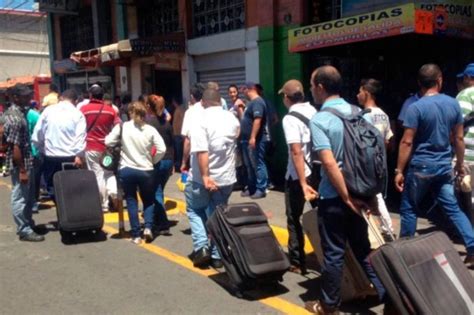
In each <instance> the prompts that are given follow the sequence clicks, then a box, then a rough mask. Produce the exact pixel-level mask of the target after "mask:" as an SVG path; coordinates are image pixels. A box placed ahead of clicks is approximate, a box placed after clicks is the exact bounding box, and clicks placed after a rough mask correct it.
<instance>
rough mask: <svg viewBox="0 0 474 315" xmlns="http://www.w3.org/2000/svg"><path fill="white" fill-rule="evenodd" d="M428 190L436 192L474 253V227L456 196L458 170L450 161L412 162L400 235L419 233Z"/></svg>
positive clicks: (405, 189) (406, 183)
mask: <svg viewBox="0 0 474 315" xmlns="http://www.w3.org/2000/svg"><path fill="white" fill-rule="evenodd" d="M428 190H431V191H432V192H433V195H434V197H435V198H436V200H437V202H438V204H439V205H440V206H441V207H442V208H443V210H444V212H445V213H446V215H447V217H448V218H449V219H450V220H451V222H452V223H453V224H454V226H455V227H456V229H457V231H458V232H459V235H460V236H461V237H462V239H463V241H464V245H465V246H466V249H467V252H468V254H474V231H473V229H472V225H471V223H470V222H469V220H468V218H467V217H466V214H465V213H464V212H462V210H461V209H460V208H459V205H458V201H457V200H456V197H455V194H454V174H453V169H452V167H451V165H449V164H448V165H411V166H410V167H409V168H408V172H407V175H406V178H405V187H404V189H403V193H402V200H401V205H400V217H401V224H400V237H404V236H413V235H415V232H416V221H417V213H418V211H419V205H420V202H421V200H422V199H423V197H424V196H425V194H426V193H427V192H428Z"/></svg>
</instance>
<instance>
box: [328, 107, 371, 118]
mask: <svg viewBox="0 0 474 315" xmlns="http://www.w3.org/2000/svg"><path fill="white" fill-rule="evenodd" d="M350 106H351V115H352V116H357V115H359V114H360V113H361V112H362V111H361V110H360V108H359V107H357V106H354V105H350ZM320 112H328V113H331V114H333V115H334V116H337V117H339V118H340V119H348V118H349V117H348V116H347V115H344V114H343V113H341V112H340V111H338V110H336V109H334V108H331V107H326V108H323V109H321V110H320ZM369 112H370V110H369ZM365 113H367V112H364V114H365Z"/></svg>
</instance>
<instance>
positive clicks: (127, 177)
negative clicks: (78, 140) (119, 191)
mask: <svg viewBox="0 0 474 315" xmlns="http://www.w3.org/2000/svg"><path fill="white" fill-rule="evenodd" d="M146 113H147V110H146V107H145V104H143V103H142V102H133V103H131V104H130V105H129V107H128V114H129V116H130V120H129V121H127V122H125V123H123V124H122V126H120V125H116V126H115V127H114V129H113V130H112V132H111V133H110V134H109V135H108V136H107V137H106V138H105V144H106V145H107V146H115V145H117V144H118V143H119V142H121V143H122V152H121V156H120V164H119V172H118V177H119V180H120V183H121V184H122V187H123V191H124V194H125V200H126V201H127V210H128V217H129V220H130V227H131V236H132V242H133V243H135V244H141V242H142V239H141V237H140V235H141V233H140V232H141V231H140V220H139V218H138V201H137V191H138V192H139V193H140V198H141V199H142V202H143V213H144V219H145V229H144V231H143V236H144V238H145V240H146V241H147V242H151V241H152V240H153V233H152V228H153V220H154V212H155V211H154V193H155V192H154V187H155V180H154V165H155V164H156V163H158V162H159V161H160V160H161V158H162V157H163V156H164V155H165V152H166V146H165V143H164V142H163V138H162V137H161V136H160V135H159V133H158V132H157V131H156V129H155V128H153V127H151V126H150V125H147V124H146V122H145V117H146ZM120 128H123V130H122V132H120ZM120 133H122V137H121V139H120Z"/></svg>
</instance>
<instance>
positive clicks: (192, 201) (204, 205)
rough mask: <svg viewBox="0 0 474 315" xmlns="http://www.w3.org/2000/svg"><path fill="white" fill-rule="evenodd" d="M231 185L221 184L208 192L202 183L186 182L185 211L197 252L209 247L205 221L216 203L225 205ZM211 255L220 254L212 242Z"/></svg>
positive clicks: (216, 256) (194, 248)
mask: <svg viewBox="0 0 474 315" xmlns="http://www.w3.org/2000/svg"><path fill="white" fill-rule="evenodd" d="M232 186H233V185H229V186H221V187H219V189H218V190H217V191H214V192H210V191H209V190H207V189H206V188H205V187H204V185H202V184H200V183H197V182H193V181H189V182H187V183H186V187H185V189H184V195H185V197H186V212H187V214H188V219H189V224H190V225H191V237H192V239H193V250H194V251H195V252H197V251H198V250H200V249H201V248H203V247H206V248H209V239H208V237H207V234H208V233H207V229H206V222H207V219H208V218H209V217H210V216H211V215H212V213H213V212H214V210H215V209H216V207H217V206H218V205H225V204H227V201H228V200H229V197H230V194H231V193H232ZM210 249H211V256H212V258H214V259H219V258H220V255H219V253H218V252H217V248H216V247H215V245H214V244H211V246H210Z"/></svg>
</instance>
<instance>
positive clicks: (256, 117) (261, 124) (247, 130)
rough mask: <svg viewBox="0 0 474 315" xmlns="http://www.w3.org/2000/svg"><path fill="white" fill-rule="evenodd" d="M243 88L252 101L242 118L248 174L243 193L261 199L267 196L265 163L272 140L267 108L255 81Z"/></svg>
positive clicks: (244, 155)
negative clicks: (267, 123)
mask: <svg viewBox="0 0 474 315" xmlns="http://www.w3.org/2000/svg"><path fill="white" fill-rule="evenodd" d="M242 90H243V92H244V94H245V95H246V96H247V98H248V99H249V100H250V102H249V103H248V104H247V107H246V108H245V112H244V116H243V118H242V120H241V133H240V138H241V142H242V158H243V160H244V165H245V167H246V168H247V175H248V179H247V182H248V187H247V190H246V191H243V192H242V194H241V195H242V196H243V197H246V196H250V198H252V199H259V198H264V197H265V196H266V190H267V185H268V172H267V166H266V164H265V152H266V149H267V146H268V144H269V140H270V138H269V135H268V129H267V128H266V120H267V113H266V110H267V109H266V105H265V101H264V100H263V98H261V97H260V96H259V95H258V92H257V88H256V84H255V83H253V82H247V83H246V84H245V86H244V87H243V88H242Z"/></svg>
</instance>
